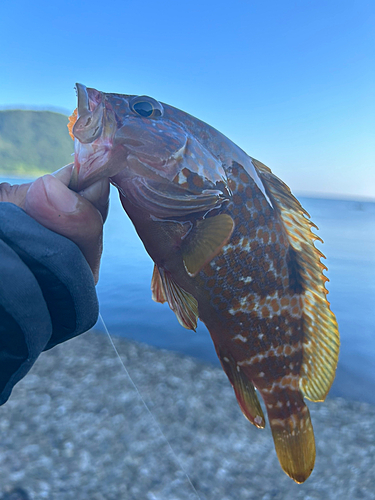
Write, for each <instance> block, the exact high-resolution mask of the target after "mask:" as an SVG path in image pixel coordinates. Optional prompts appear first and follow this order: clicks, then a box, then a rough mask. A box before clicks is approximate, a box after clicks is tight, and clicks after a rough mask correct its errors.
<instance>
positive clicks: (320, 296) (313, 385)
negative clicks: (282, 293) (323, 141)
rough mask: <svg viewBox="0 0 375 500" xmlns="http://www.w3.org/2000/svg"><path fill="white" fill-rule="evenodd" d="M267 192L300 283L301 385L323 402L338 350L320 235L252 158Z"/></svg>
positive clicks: (287, 193) (308, 394) (278, 182)
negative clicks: (301, 317) (301, 322)
mask: <svg viewBox="0 0 375 500" xmlns="http://www.w3.org/2000/svg"><path fill="white" fill-rule="evenodd" d="M251 161H252V163H253V165H254V167H255V168H256V170H257V171H258V173H259V176H260V178H261V180H262V183H263V185H264V188H265V190H266V193H267V195H268V196H269V198H270V200H271V202H272V205H273V207H274V209H275V211H276V212H277V213H278V215H279V217H280V220H281V222H282V224H283V227H284V230H285V233H286V236H287V237H288V240H289V243H290V245H291V246H292V248H293V250H294V252H293V253H294V258H295V259H296V264H297V266H296V268H298V270H299V271H298V272H299V273H300V283H302V284H303V285H302V286H303V292H302V294H301V297H302V301H303V362H302V367H301V373H300V375H301V378H300V388H301V391H302V392H303V395H304V396H305V397H306V398H307V399H310V400H311V401H324V399H325V398H326V396H327V394H328V392H329V389H330V388H331V385H332V382H333V380H334V378H335V373H336V367H337V362H338V356H339V349H340V338H339V331H338V326H337V322H336V318H335V315H334V314H333V313H332V311H331V310H330V304H329V302H328V300H327V293H328V291H327V289H326V288H325V284H326V282H327V281H328V280H327V277H326V276H325V275H324V274H323V271H325V270H326V269H327V268H326V266H325V265H324V264H322V262H321V261H320V259H321V258H324V255H323V254H322V253H321V252H320V251H319V250H318V249H317V248H315V245H314V242H315V241H316V240H317V239H318V240H320V238H319V237H318V236H317V235H316V234H315V233H313V232H312V231H311V229H312V228H316V226H315V224H313V223H312V222H311V221H310V220H309V217H310V216H309V214H308V213H307V212H306V210H304V209H303V208H302V206H301V205H300V203H299V201H298V200H297V199H296V198H295V197H294V196H293V195H292V193H291V192H290V189H289V188H288V186H287V185H286V184H284V183H283V182H282V181H281V180H280V179H279V178H278V177H276V175H274V174H273V173H272V172H271V170H270V169H269V168H268V167H266V166H265V165H263V163H261V162H260V161H258V160H255V159H254V158H252V159H251ZM320 241H321V240H320Z"/></svg>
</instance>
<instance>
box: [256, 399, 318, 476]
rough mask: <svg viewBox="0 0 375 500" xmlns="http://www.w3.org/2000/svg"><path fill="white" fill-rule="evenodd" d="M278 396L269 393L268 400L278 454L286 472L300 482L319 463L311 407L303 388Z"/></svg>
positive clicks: (269, 415)
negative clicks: (271, 395) (303, 396)
mask: <svg viewBox="0 0 375 500" xmlns="http://www.w3.org/2000/svg"><path fill="white" fill-rule="evenodd" d="M274 396H275V397H274V398H270V397H269V395H267V396H266V397H265V398H264V399H265V403H266V407H267V412H268V419H269V423H270V427H271V431H272V436H273V440H274V444H275V449H276V454H277V457H278V459H279V462H280V465H281V468H282V469H283V471H284V472H285V473H286V474H287V475H288V476H289V477H291V478H292V479H293V480H294V481H295V482H296V483H303V482H304V481H306V479H307V478H308V477H309V476H310V474H311V472H312V471H313V469H314V464H315V438H314V431H313V427H312V423H311V419H310V413H309V409H308V408H307V406H306V405H305V403H304V402H303V398H302V394H301V393H300V392H299V391H289V393H288V394H282V393H281V394H278V395H274ZM271 401H272V403H271ZM288 402H289V405H288ZM281 403H282V404H281Z"/></svg>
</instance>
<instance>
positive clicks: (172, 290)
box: [151, 264, 198, 330]
mask: <svg viewBox="0 0 375 500" xmlns="http://www.w3.org/2000/svg"><path fill="white" fill-rule="evenodd" d="M151 290H152V298H153V300H155V302H162V303H163V302H166V301H167V302H168V305H169V307H170V308H171V309H172V311H173V312H174V313H175V314H176V316H177V319H178V322H179V323H180V325H182V326H183V327H184V328H187V329H188V330H195V329H196V328H197V321H198V302H197V301H196V299H195V298H194V297H193V296H192V295H191V294H190V293H189V292H187V291H186V290H184V289H183V288H181V287H180V285H178V284H177V283H176V282H175V281H174V279H173V278H172V276H171V275H170V274H169V273H168V272H167V271H165V270H164V269H163V268H159V267H158V266H157V265H156V264H155V267H154V272H153V275H152V280H151Z"/></svg>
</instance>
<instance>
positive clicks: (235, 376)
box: [219, 354, 266, 429]
mask: <svg viewBox="0 0 375 500" xmlns="http://www.w3.org/2000/svg"><path fill="white" fill-rule="evenodd" d="M219 359H220V362H221V364H222V366H223V368H224V371H225V373H226V374H227V377H228V378H229V381H230V383H231V384H232V386H233V389H234V393H235V395H236V398H237V401H238V404H239V406H240V408H241V411H242V413H243V414H244V415H245V417H246V418H247V419H248V420H249V422H251V423H252V424H253V425H255V426H256V427H258V428H260V429H264V427H265V425H266V421H265V419H264V415H263V411H262V407H261V406H260V403H259V399H258V396H257V394H256V392H255V387H254V385H253V383H252V382H251V380H249V379H248V378H247V377H246V375H245V374H244V373H243V372H242V370H240V371H238V370H237V365H236V362H235V361H234V359H233V358H232V357H230V356H229V357H228V356H225V355H223V356H221V355H220V354H219Z"/></svg>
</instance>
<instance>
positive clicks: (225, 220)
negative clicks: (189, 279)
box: [181, 214, 234, 276]
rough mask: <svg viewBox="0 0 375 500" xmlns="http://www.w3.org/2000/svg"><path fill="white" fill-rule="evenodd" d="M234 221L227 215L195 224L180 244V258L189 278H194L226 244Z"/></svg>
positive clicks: (220, 215)
mask: <svg viewBox="0 0 375 500" xmlns="http://www.w3.org/2000/svg"><path fill="white" fill-rule="evenodd" d="M233 229H234V221H233V219H232V217H230V216H229V215H228V214H219V215H216V216H214V217H208V218H206V219H203V220H200V221H198V222H197V223H196V225H195V226H194V227H193V229H192V230H191V231H190V233H189V234H188V235H187V237H186V239H185V240H184V241H183V244H182V248H181V249H182V258H183V261H184V266H185V269H186V271H187V273H188V274H189V276H196V275H197V274H198V273H199V271H200V270H201V269H202V267H203V266H204V265H205V264H207V263H208V262H210V261H211V260H212V259H213V258H214V257H216V255H217V254H218V253H219V252H220V250H221V249H222V248H223V246H224V245H225V244H226V243H228V241H229V239H230V237H231V235H232V233H233Z"/></svg>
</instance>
